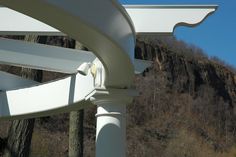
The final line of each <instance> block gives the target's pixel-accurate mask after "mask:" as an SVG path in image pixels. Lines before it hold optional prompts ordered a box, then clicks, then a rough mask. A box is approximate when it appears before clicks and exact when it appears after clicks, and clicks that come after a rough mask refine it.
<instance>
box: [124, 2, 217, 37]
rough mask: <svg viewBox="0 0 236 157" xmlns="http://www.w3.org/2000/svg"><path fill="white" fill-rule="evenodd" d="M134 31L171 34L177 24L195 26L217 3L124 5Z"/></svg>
mask: <svg viewBox="0 0 236 157" xmlns="http://www.w3.org/2000/svg"><path fill="white" fill-rule="evenodd" d="M124 7H125V8H126V11H127V12H128V13H129V15H130V17H131V19H132V21H133V23H134V26H135V29H136V32H137V33H139V34H140V33H145V34H146V33H148V34H150V33H151V34H153V33H155V34H156V33H157V34H171V33H173V32H174V29H175V28H176V27H177V26H196V25H198V24H200V23H201V22H202V21H203V20H204V19H205V18H206V17H207V16H208V15H210V14H211V13H213V12H215V11H216V9H217V7H218V6H217V5H154V6H153V5H143V6H140V5H126V6H124Z"/></svg>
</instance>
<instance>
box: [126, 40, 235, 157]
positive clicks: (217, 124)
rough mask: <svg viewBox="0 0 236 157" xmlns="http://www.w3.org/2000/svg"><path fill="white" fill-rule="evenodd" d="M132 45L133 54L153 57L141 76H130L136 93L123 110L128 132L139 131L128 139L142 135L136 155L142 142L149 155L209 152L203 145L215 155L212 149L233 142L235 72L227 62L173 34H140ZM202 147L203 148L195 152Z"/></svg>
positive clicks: (218, 149)
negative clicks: (160, 36) (165, 37)
mask: <svg viewBox="0 0 236 157" xmlns="http://www.w3.org/2000/svg"><path fill="white" fill-rule="evenodd" d="M135 50H136V58H139V59H146V60H152V61H153V66H152V67H151V68H149V69H148V70H147V71H146V72H145V73H144V74H143V76H137V77H136V86H137V89H138V90H139V91H140V94H141V96H140V97H137V98H136V99H135V100H134V103H133V105H131V106H129V110H128V111H129V121H128V122H130V123H128V124H130V125H131V126H132V127H131V128H132V129H130V130H129V133H130V134H135V133H136V132H139V133H138V134H135V135H131V139H132V140H135V137H139V136H140V137H142V138H144V139H145V140H146V141H145V140H143V141H144V142H143V143H142V144H141V145H140V148H138V149H136V151H135V152H140V154H139V155H141V153H142V152H141V151H139V150H141V149H142V148H143V147H145V149H147V150H150V151H149V152H152V153H153V154H152V153H149V156H151V155H155V154H159V155H160V156H176V155H177V156H210V155H206V153H207V152H208V153H209V151H210V152H211V153H212V154H214V153H215V154H214V155H212V156H217V155H219V154H217V153H216V152H218V151H222V152H224V151H225V150H228V149H230V148H231V146H233V145H234V144H235V142H234V140H233V139H235V135H236V134H235V133H236V132H235V129H236V127H235V126H236V114H235V113H236V112H235V108H236V81H235V76H236V74H235V71H234V70H233V69H232V68H231V69H229V68H228V66H227V65H224V64H222V63H221V62H220V61H219V60H216V59H209V58H208V57H207V56H206V55H204V54H203V53H202V52H201V50H199V49H196V48H194V47H192V46H187V45H186V44H184V43H182V42H179V41H176V40H175V39H173V38H172V39H168V42H166V40H164V41H163V39H153V38H151V39H150V38H140V39H139V40H138V41H137V45H136V49H135ZM134 124H135V126H136V127H133V125H134ZM137 126H138V127H137ZM131 130H132V131H131ZM137 130H138V131H137ZM130 131H131V132H130ZM133 132H135V133H133ZM130 134H128V135H130ZM189 136H191V137H194V138H193V139H187V138H188V137H189ZM132 140H131V141H132ZM200 141H201V142H202V143H201V142H200ZM150 142H151V143H156V145H155V146H154V147H153V145H152V146H150ZM179 142H180V143H182V144H183V145H186V148H182V147H180V146H179V144H178V143H179ZM192 144H193V145H196V146H197V147H195V146H193V145H192ZM146 145H148V146H147V147H146ZM187 145H188V146H187ZM129 146H130V145H129ZM130 147H132V146H130ZM150 147H151V148H150ZM203 147H204V148H207V149H206V150H205V149H204V150H203V151H205V152H204V153H205V154H204V153H203V154H201V153H198V152H199V151H201V150H202V149H203ZM132 148H133V147H132ZM132 148H130V149H131V150H132ZM133 149H135V148H133ZM143 149H144V148H143ZM157 149H159V151H157ZM160 150H164V151H163V152H162V151H160ZM171 150H172V151H171ZM190 150H191V151H190ZM195 151H196V152H195ZM184 152H185V153H184ZM183 153H184V154H183ZM181 154H182V155H181ZM131 156H132V155H131Z"/></svg>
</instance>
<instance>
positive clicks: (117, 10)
mask: <svg viewBox="0 0 236 157" xmlns="http://www.w3.org/2000/svg"><path fill="white" fill-rule="evenodd" d="M91 4H92V5H91ZM0 5H4V6H7V7H9V8H11V9H14V10H16V11H19V12H21V13H23V14H26V15H28V16H31V17H33V18H35V19H37V20H39V21H42V22H43V23H47V24H48V25H50V26H52V27H54V28H56V29H58V30H60V31H61V32H63V33H64V34H66V35H68V36H70V37H72V38H74V39H75V40H77V41H79V42H81V43H82V44H83V45H85V46H86V47H88V48H89V49H90V50H91V51H92V52H94V54H95V55H96V56H97V57H98V58H99V59H100V60H101V62H102V63H103V65H104V67H105V71H106V75H105V76H106V78H105V82H104V83H105V86H107V87H119V88H124V87H130V86H132V85H133V78H134V68H133V64H132V62H133V59H134V45H135V30H134V27H133V25H132V22H131V20H130V18H129V16H128V14H127V13H126V12H125V10H124V8H122V7H121V5H120V4H119V3H118V2H117V1H113V0H112V1H111V0H99V1H94V0H80V1H78V0H70V3H68V1H67V0H60V1H55V0H47V1H42V0H34V1H32V0H22V1H21V2H20V3H19V1H12V0H0ZM42 10H43V11H42ZM62 19H63V20H62ZM62 21H63V22H62Z"/></svg>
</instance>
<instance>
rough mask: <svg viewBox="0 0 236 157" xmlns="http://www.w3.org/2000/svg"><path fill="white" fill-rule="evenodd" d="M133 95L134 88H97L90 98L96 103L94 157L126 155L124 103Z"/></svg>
mask: <svg viewBox="0 0 236 157" xmlns="http://www.w3.org/2000/svg"><path fill="white" fill-rule="evenodd" d="M135 95H137V92H136V91H135V90H134V89H114V88H113V89H105V88H103V89H97V91H96V94H95V95H94V96H93V98H92V99H91V100H92V101H93V103H94V104H95V105H97V114H96V117H97V130H96V157H126V105H128V104H129V103H131V102H132V100H133V96H135Z"/></svg>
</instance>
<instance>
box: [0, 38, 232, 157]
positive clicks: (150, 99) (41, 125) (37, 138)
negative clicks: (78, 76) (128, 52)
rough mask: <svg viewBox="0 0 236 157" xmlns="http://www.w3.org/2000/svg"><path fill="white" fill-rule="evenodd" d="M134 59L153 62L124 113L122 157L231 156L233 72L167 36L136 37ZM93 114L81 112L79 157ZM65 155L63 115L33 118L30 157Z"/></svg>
mask: <svg viewBox="0 0 236 157" xmlns="http://www.w3.org/2000/svg"><path fill="white" fill-rule="evenodd" d="M53 39H54V38H53ZM54 40H56V39H54ZM135 56H136V58H140V59H146V60H153V61H154V62H153V66H152V67H151V68H149V69H148V70H146V71H145V72H144V73H143V74H142V75H138V76H136V78H135V83H136V88H137V90H138V91H139V93H140V96H139V97H136V98H135V99H134V101H133V103H132V104H130V105H128V109H127V156H129V157H141V156H142V157H151V156H153V157H235V156H236V142H235V140H236V115H235V113H236V109H235V108H236V78H235V76H236V74H235V69H234V68H233V67H230V68H229V66H228V65H226V64H225V63H222V62H221V61H219V60H216V59H215V58H214V59H210V58H209V57H208V56H207V55H205V54H204V53H203V52H202V50H200V49H198V48H196V47H194V46H189V45H187V44H186V43H184V42H182V41H177V40H176V39H174V38H173V37H165V38H164V37H163V38H156V37H150V36H145V37H139V38H138V41H137V47H136V54H135ZM222 64H223V65H222ZM46 74H50V75H52V76H54V74H52V73H46ZM46 76H47V79H45V80H49V79H50V77H48V76H49V75H46ZM55 76H59V74H58V75H56V74H55ZM95 110H96V107H94V108H91V109H87V110H85V124H84V125H85V126H84V133H85V141H84V146H85V148H84V149H85V150H84V156H85V157H92V156H94V149H95V148H94V141H95V117H94V115H95V112H96V111H95ZM7 123H8V122H4V123H3V122H1V123H0V125H1V128H0V137H2V138H4V137H6V133H4V132H3V131H2V130H3V128H2V127H4V128H7ZM67 155H68V114H62V115H56V116H52V117H47V118H40V119H38V120H37V121H36V128H35V131H34V135H33V141H32V148H31V156H33V157H37V156H38V157H39V156H45V157H46V156H58V157H60V156H61V157H63V156H67Z"/></svg>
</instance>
